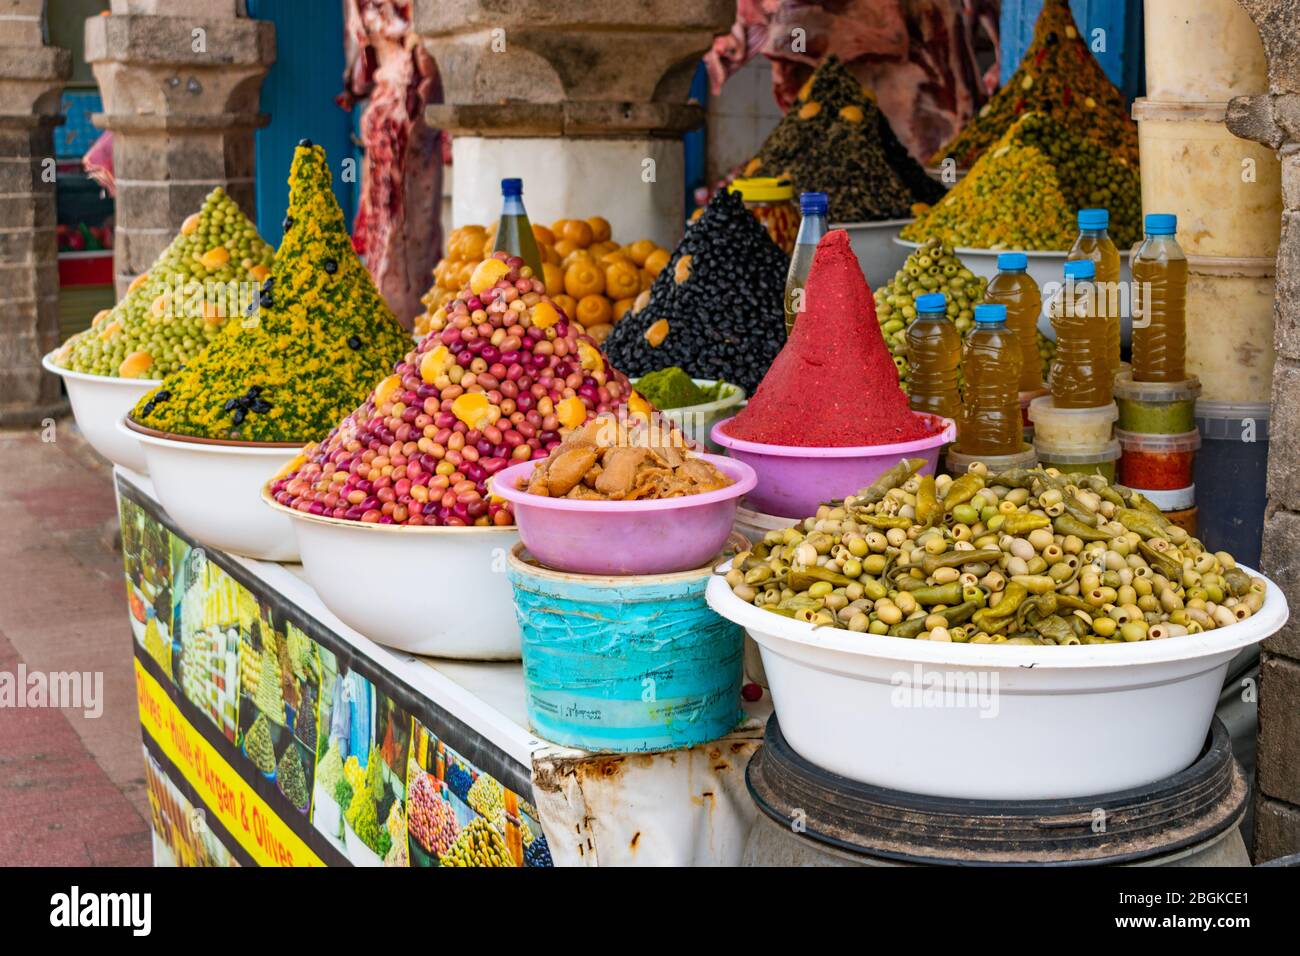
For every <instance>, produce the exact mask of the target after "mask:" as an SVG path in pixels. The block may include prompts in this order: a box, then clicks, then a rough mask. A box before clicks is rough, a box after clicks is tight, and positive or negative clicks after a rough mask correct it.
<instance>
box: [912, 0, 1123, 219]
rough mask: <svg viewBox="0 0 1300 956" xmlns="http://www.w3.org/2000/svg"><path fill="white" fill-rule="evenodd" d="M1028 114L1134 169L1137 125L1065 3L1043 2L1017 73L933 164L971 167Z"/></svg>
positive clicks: (1066, 1) (940, 151) (1066, 0)
mask: <svg viewBox="0 0 1300 956" xmlns="http://www.w3.org/2000/svg"><path fill="white" fill-rule="evenodd" d="M1026 113H1045V114H1047V115H1048V116H1051V117H1053V118H1054V119H1056V120H1058V121H1059V122H1060V123H1061V124H1062V125H1064V126H1066V127H1068V128H1069V129H1072V130H1076V131H1077V132H1079V133H1081V134H1082V135H1083V136H1085V137H1086V138H1088V139H1090V140H1092V141H1093V142H1095V143H1098V144H1100V145H1102V146H1104V147H1105V148H1106V149H1108V150H1111V151H1112V152H1113V153H1114V154H1115V155H1116V156H1118V157H1119V158H1121V159H1123V160H1124V161H1125V162H1126V163H1128V165H1129V166H1130V167H1132V168H1133V169H1137V165H1138V144H1137V124H1136V123H1135V122H1133V120H1132V118H1130V116H1129V112H1128V106H1127V104H1126V102H1125V100H1124V95H1123V94H1122V93H1120V91H1119V90H1117V89H1116V88H1115V85H1114V84H1113V83H1111V82H1110V80H1109V79H1107V77H1106V73H1105V71H1104V70H1102V68H1101V64H1099V63H1098V62H1097V60H1096V58H1095V57H1094V56H1093V55H1092V51H1091V50H1089V49H1088V45H1087V44H1086V43H1085V42H1084V40H1083V38H1082V37H1081V36H1080V35H1079V28H1078V27H1077V26H1075V23H1074V16H1073V14H1071V13H1070V4H1069V2H1068V0H1046V2H1045V3H1044V4H1043V10H1042V13H1040V14H1039V16H1038V22H1037V23H1036V24H1035V25H1034V39H1033V41H1032V42H1031V43H1030V44H1029V49H1028V50H1026V51H1025V55H1024V58H1023V59H1022V60H1021V61H1020V66H1019V67H1018V68H1017V69H1016V72H1015V74H1014V75H1012V77H1011V79H1010V80H1008V81H1007V82H1006V84H1005V85H1004V86H1003V87H1002V88H1001V89H1000V90H998V91H997V93H995V94H994V95H993V98H992V99H990V100H989V101H988V102H987V103H985V104H984V106H983V108H981V109H980V112H979V115H978V116H977V117H975V119H973V120H971V122H970V123H968V124H967V125H966V127H965V129H963V130H962V131H961V132H960V133H958V134H957V136H956V137H955V138H954V139H953V141H952V142H951V143H949V144H948V145H947V146H945V147H944V148H943V149H941V150H939V152H938V153H936V154H935V156H934V158H933V159H932V160H931V162H932V163H933V164H935V165H938V164H940V163H942V162H943V160H945V159H953V160H954V161H955V162H956V163H957V165H958V166H960V167H962V168H963V169H965V168H968V167H970V166H972V165H973V164H974V163H975V161H976V160H977V159H979V157H980V156H981V155H982V154H983V153H984V151H985V150H987V149H989V148H990V147H991V146H993V144H994V143H996V142H997V141H998V140H999V139H1001V138H1002V135H1003V134H1004V133H1005V132H1006V131H1007V130H1008V129H1009V128H1010V127H1011V125H1012V124H1013V123H1015V121H1016V120H1017V119H1019V118H1020V117H1021V116H1023V115H1025V114H1026ZM1093 205H1098V204H1093Z"/></svg>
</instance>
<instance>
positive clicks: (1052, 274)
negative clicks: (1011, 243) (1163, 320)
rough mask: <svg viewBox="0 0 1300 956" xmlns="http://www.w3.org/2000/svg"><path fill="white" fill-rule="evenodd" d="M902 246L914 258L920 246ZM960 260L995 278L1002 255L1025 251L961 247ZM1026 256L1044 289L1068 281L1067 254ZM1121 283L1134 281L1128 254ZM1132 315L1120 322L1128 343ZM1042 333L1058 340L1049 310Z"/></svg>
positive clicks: (906, 242) (1121, 259) (1122, 255)
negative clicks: (1066, 270)
mask: <svg viewBox="0 0 1300 956" xmlns="http://www.w3.org/2000/svg"><path fill="white" fill-rule="evenodd" d="M894 241H895V242H896V243H898V244H899V245H900V246H904V247H906V254H907V255H911V254H912V250H914V249H916V248H917V247H918V246H919V245H920V243H917V242H911V241H910V240H907V239H895V240H894ZM953 251H954V252H955V253H956V254H957V258H959V259H961V261H962V265H964V266H965V267H966V268H967V269H969V270H970V271H971V272H973V273H975V274H976V275H977V276H983V277H984V278H985V279H992V278H993V277H994V276H995V275H997V274H998V256H1000V255H1003V254H1004V253H1007V252H1021V251H1023V250H1020V249H972V248H969V247H965V246H960V247H958V248H956V249H954V250H953ZM1024 255H1025V256H1026V258H1028V260H1029V267H1028V270H1027V271H1028V272H1029V275H1030V276H1031V277H1032V278H1033V280H1034V281H1035V282H1037V283H1038V288H1039V289H1042V288H1043V286H1044V285H1046V284H1047V283H1049V282H1055V283H1058V284H1059V283H1060V282H1061V281H1063V279H1064V278H1065V257H1066V255H1067V253H1064V252H1025V253H1024ZM1119 263H1120V264H1119V281H1120V282H1132V281H1133V270H1132V269H1130V268H1129V262H1128V253H1127V252H1126V251H1121V252H1120V257H1119ZM1043 305H1044V306H1046V305H1047V296H1046V295H1044V296H1043ZM1130 322H1131V319H1130V316H1129V315H1128V313H1127V312H1125V314H1124V315H1123V316H1122V317H1121V319H1120V337H1121V339H1122V340H1123V342H1124V343H1125V344H1127V343H1128V341H1129V332H1130ZM1038 331H1040V332H1042V333H1043V334H1044V335H1046V336H1047V337H1048V338H1049V339H1053V340H1055V338H1056V332H1055V331H1054V330H1053V329H1052V322H1051V320H1050V319H1048V317H1047V313H1046V309H1044V312H1043V314H1042V315H1040V316H1039V317H1038Z"/></svg>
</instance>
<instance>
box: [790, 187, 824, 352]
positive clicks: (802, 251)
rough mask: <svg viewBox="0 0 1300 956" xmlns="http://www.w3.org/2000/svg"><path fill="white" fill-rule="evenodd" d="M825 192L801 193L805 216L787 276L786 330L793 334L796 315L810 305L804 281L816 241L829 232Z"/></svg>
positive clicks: (800, 203) (814, 251)
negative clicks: (805, 299)
mask: <svg viewBox="0 0 1300 956" xmlns="http://www.w3.org/2000/svg"><path fill="white" fill-rule="evenodd" d="M826 202H827V201H826V194H825V193H800V194H799V211H800V213H802V214H803V219H802V220H801V221H800V223H799V235H798V236H796V237H795V243H794V252H793V253H791V255H790V271H789V272H787V273H786V277H785V331H786V334H787V335H789V334H790V330H791V329H793V328H794V320H795V317H796V316H798V314H799V313H800V312H801V311H802V310H803V307H804V306H805V305H807V302H805V301H804V284H805V283H806V282H807V281H808V272H809V270H810V269H812V261H813V254H814V253H816V252H817V243H819V242H821V240H822V236H824V235H826Z"/></svg>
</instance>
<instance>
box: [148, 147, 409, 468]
mask: <svg viewBox="0 0 1300 956" xmlns="http://www.w3.org/2000/svg"><path fill="white" fill-rule="evenodd" d="M284 227H285V229H284V242H283V243H282V244H281V246H280V249H279V250H278V252H277V253H276V257H275V265H274V267H273V269H272V273H271V276H270V277H269V278H267V280H266V281H265V283H263V285H262V288H261V292H260V295H259V296H258V298H257V300H256V301H255V302H254V303H253V305H252V307H251V308H250V311H249V314H248V315H246V316H244V317H242V318H240V319H239V320H238V321H231V322H227V323H226V325H225V327H224V328H223V329H222V330H221V333H220V334H219V335H217V336H216V337H215V338H214V339H213V341H212V344H211V345H209V346H208V348H207V350H205V351H204V352H203V353H202V354H201V355H199V356H198V357H197V358H195V359H193V360H192V361H190V362H189V363H188V364H187V365H186V366H185V367H184V368H183V369H181V370H179V371H177V372H174V373H173V374H171V375H169V376H168V377H167V378H166V379H164V381H163V382H162V384H161V385H160V386H159V387H158V388H156V389H154V390H153V391H151V392H149V393H148V394H147V395H145V396H144V397H143V398H142V399H141V400H140V402H139V404H137V405H136V407H135V409H134V410H133V411H132V413H131V418H132V419H133V420H134V421H136V422H138V423H139V424H141V425H147V426H149V427H151V428H156V429H158V430H160V431H163V432H168V433H171V434H178V435H189V436H193V437H197V438H210V439H237V440H242V441H253V442H307V441H312V440H317V439H319V438H320V437H321V436H322V435H325V434H327V433H328V432H329V430H330V429H331V428H332V427H333V426H334V425H335V424H336V423H337V422H338V421H339V419H341V418H342V417H343V416H345V415H347V414H348V413H349V412H350V411H352V409H354V408H356V406H357V405H358V404H359V403H360V402H361V401H362V400H363V399H364V398H365V396H366V393H367V392H368V391H369V390H370V388H371V387H372V386H373V385H374V383H375V382H376V381H378V380H379V379H380V378H382V377H383V376H384V375H385V374H387V373H388V372H389V371H390V370H391V369H392V367H393V363H394V362H396V361H398V360H399V359H400V358H401V357H402V354H403V353H404V352H405V351H406V349H407V347H408V346H409V344H410V338H409V337H408V336H407V335H406V333H405V332H404V331H403V329H402V327H401V326H400V325H398V324H397V320H396V319H395V318H393V314H392V312H390V311H389V309H388V306H387V305H385V304H384V300H383V299H382V298H381V297H380V295H379V291H378V290H377V289H376V288H375V284H374V282H373V281H372V280H371V278H370V273H369V272H367V271H366V268H365V266H364V265H362V264H361V260H359V259H358V258H357V256H356V253H355V252H354V251H353V249H352V241H351V239H349V238H348V233H347V228H346V223H345V221H344V218H343V210H342V209H340V208H339V204H338V201H337V200H336V199H335V198H334V193H333V191H332V190H331V188H330V171H329V165H328V163H327V162H326V160H325V151H324V150H323V149H321V148H320V147H319V146H312V145H311V144H310V143H309V142H308V141H307V140H303V141H302V142H301V143H299V145H298V148H297V149H296V150H295V151H294V157H293V167H292V171H291V173H290V176H289V212H288V215H286V216H285V220H284Z"/></svg>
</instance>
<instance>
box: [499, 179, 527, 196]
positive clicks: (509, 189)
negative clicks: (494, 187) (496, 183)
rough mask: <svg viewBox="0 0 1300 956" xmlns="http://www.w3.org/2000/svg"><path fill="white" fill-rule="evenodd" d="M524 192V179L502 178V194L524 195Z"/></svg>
mask: <svg viewBox="0 0 1300 956" xmlns="http://www.w3.org/2000/svg"><path fill="white" fill-rule="evenodd" d="M523 194H524V181H523V180H522V179H503V180H501V195H503V196H522V195H523Z"/></svg>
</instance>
